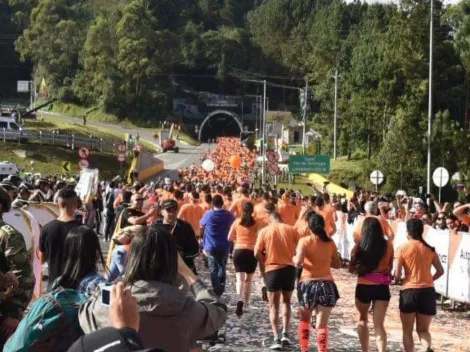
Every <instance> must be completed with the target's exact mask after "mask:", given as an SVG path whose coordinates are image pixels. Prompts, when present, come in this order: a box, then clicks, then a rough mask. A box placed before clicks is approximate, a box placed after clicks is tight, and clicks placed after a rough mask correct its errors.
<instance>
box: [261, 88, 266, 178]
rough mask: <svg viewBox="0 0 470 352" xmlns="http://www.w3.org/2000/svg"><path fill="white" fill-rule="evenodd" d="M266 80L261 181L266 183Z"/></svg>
mask: <svg viewBox="0 0 470 352" xmlns="http://www.w3.org/2000/svg"><path fill="white" fill-rule="evenodd" d="M266 140H267V139H266V80H264V81H263V154H262V155H263V163H262V164H261V182H262V184H263V185H264V184H265V183H266Z"/></svg>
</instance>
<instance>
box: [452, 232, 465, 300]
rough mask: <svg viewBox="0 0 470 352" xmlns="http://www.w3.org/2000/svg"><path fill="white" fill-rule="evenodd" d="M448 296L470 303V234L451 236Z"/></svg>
mask: <svg viewBox="0 0 470 352" xmlns="http://www.w3.org/2000/svg"><path fill="white" fill-rule="evenodd" d="M450 236H451V237H450V239H451V241H450V248H449V281H448V282H449V286H448V294H447V296H448V297H449V298H451V299H454V300H456V301H459V302H469V303H470V234H468V233H459V234H457V235H453V234H452V235H450Z"/></svg>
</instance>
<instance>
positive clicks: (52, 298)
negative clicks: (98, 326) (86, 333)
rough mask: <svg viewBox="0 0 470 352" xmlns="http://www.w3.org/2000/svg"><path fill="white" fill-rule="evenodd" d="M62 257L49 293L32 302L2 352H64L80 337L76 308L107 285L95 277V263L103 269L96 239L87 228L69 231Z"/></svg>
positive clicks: (96, 274)
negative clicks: (58, 270) (59, 271)
mask: <svg viewBox="0 0 470 352" xmlns="http://www.w3.org/2000/svg"><path fill="white" fill-rule="evenodd" d="M63 255H64V262H65V265H64V269H63V272H62V275H61V276H59V277H58V278H57V279H56V280H54V282H53V284H52V290H51V291H50V292H48V293H46V294H45V295H43V296H41V297H39V298H38V299H37V300H35V301H34V302H33V304H32V305H31V307H30V309H29V311H28V313H27V314H26V315H25V316H24V317H23V319H22V320H21V322H20V324H19V326H18V328H17V330H16V332H15V333H14V334H13V335H12V336H11V337H10V339H9V340H8V341H7V344H6V345H5V348H4V349H3V351H10V352H11V351H54V352H56V351H57V352H65V351H68V349H69V347H70V346H71V345H72V344H73V343H74V342H75V340H77V339H78V338H79V337H80V336H81V335H83V331H82V329H80V325H79V322H78V311H79V307H80V305H81V304H83V303H84V302H86V300H87V298H88V297H90V296H92V295H93V294H94V292H95V291H96V290H97V289H98V286H99V285H100V284H104V283H106V279H105V278H103V277H102V276H101V275H99V274H98V268H97V264H98V262H99V263H100V264H101V265H102V266H103V268H104V267H105V261H104V258H103V255H102V254H101V250H100V243H99V240H98V235H97V234H96V232H95V231H93V230H92V229H91V228H89V227H88V226H78V227H76V228H74V229H72V230H70V232H69V233H68V235H67V238H66V239H65V246H64V252H63ZM52 317H54V319H52ZM33 322H34V324H33ZM37 322H40V324H37Z"/></svg>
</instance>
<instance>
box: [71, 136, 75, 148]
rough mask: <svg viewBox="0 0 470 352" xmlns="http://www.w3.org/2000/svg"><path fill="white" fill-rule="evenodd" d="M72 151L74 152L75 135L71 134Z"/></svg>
mask: <svg viewBox="0 0 470 352" xmlns="http://www.w3.org/2000/svg"><path fill="white" fill-rule="evenodd" d="M71 147H72V150H75V135H74V134H73V133H72V143H71Z"/></svg>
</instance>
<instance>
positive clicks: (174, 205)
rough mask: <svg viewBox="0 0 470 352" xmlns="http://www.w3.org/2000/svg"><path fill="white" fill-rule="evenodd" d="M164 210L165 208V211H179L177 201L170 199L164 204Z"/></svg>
mask: <svg viewBox="0 0 470 352" xmlns="http://www.w3.org/2000/svg"><path fill="white" fill-rule="evenodd" d="M162 208H163V209H164V210H168V209H178V203H177V202H176V200H174V199H168V200H166V201H164V202H163V204H162Z"/></svg>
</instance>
